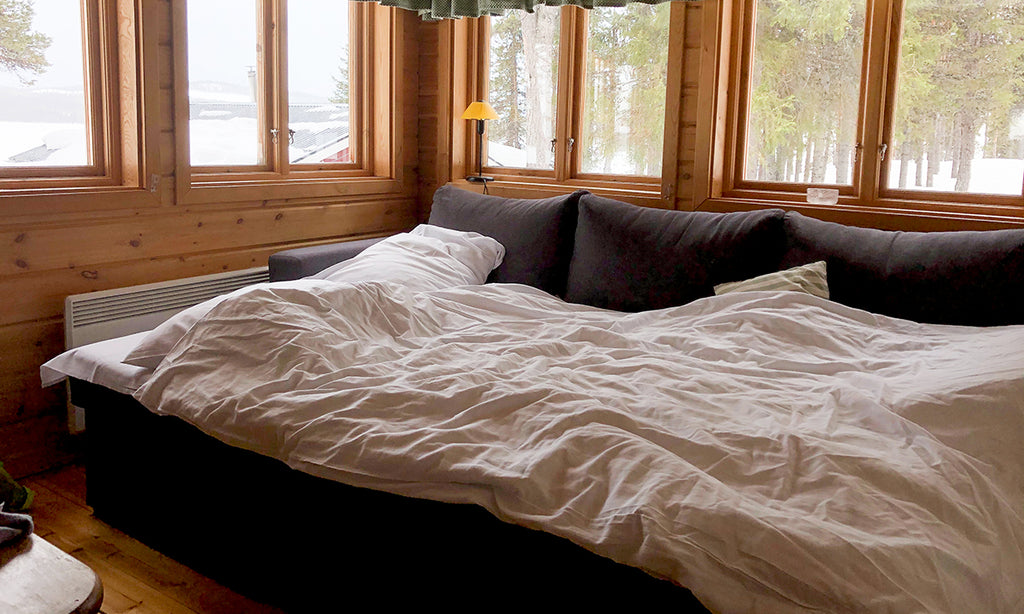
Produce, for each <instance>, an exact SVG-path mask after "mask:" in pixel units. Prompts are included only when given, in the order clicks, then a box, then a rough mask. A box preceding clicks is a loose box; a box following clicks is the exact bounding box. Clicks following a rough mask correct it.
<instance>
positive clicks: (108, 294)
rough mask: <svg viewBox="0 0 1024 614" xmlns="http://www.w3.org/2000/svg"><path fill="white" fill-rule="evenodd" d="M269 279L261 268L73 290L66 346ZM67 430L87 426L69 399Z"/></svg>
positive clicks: (146, 324)
mask: <svg viewBox="0 0 1024 614" xmlns="http://www.w3.org/2000/svg"><path fill="white" fill-rule="evenodd" d="M268 278H269V273H268V271H267V267H265V266H264V267H256V268H252V269H244V270H241V271H229V272H227V273H214V274H212V275H201V276H199V277H187V278H184V279H172V280H170V281H163V282H159V283H155V284H143V285H140V286H129V287H126V288H114V289H113V290H101V291H99V292H88V293H86V294H74V295H72V296H69V297H67V298H66V299H64V345H65V347H67V349H71V348H76V347H79V346H82V345H86V344H89V343H95V342H97V341H103V340H105V339H113V338H114V337H123V336H124V335H130V334H132V333H138V332H142V331H144V330H150V329H152V328H154V327H156V326H157V325H158V324H160V323H161V322H163V321H164V320H166V319H168V318H170V317H171V316H172V315H174V314H176V313H178V312H179V311H182V310H184V309H187V308H189V307H191V306H192V305H196V304H198V303H201V302H203V301H205V300H207V299H210V298H213V297H215V296H218V295H221V294H226V293H228V292H231V291H233V290H237V289H239V288H242V287H244V286H248V285H252V284H255V283H260V282H265V281H267V280H268ZM68 428H69V429H70V430H71V432H72V433H79V432H81V431H82V430H84V429H85V415H84V412H83V411H82V409H81V408H79V407H75V406H74V405H71V403H70V401H69V402H68Z"/></svg>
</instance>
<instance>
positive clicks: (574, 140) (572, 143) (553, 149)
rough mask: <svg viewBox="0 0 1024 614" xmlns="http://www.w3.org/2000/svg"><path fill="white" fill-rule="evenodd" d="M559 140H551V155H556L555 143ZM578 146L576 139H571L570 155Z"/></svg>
mask: <svg viewBox="0 0 1024 614" xmlns="http://www.w3.org/2000/svg"><path fill="white" fill-rule="evenodd" d="M557 142H558V139H551V153H555V143H557ZM575 145H576V139H574V138H572V137H569V153H572V149H573V147H574V146H575Z"/></svg>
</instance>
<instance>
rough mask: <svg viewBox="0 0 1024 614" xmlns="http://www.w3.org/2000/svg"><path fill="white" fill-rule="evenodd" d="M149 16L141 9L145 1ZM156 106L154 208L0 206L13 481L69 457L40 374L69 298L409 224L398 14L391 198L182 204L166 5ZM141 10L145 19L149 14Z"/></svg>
mask: <svg viewBox="0 0 1024 614" xmlns="http://www.w3.org/2000/svg"><path fill="white" fill-rule="evenodd" d="M146 3H147V5H148V4H149V0H147V2H146ZM154 4H155V5H156V8H154V9H152V12H150V13H147V15H155V16H156V20H155V21H157V23H147V24H145V33H146V35H147V36H150V35H152V36H155V37H156V38H157V39H158V40H157V42H158V44H157V45H156V49H157V50H158V56H159V57H158V62H157V64H158V66H159V75H158V77H157V78H155V79H152V77H151V79H152V80H153V81H154V82H155V83H158V86H159V95H158V96H156V97H155V99H156V103H157V104H155V105H154V107H155V108H148V109H147V111H146V115H147V121H148V122H155V123H156V124H158V125H159V130H158V131H154V132H153V133H154V134H155V135H158V138H156V139H154V140H155V141H156V142H154V143H150V144H149V146H151V147H156V148H159V155H158V156H157V158H158V165H157V166H158V168H157V169H156V172H157V173H158V174H159V175H160V176H161V179H160V181H159V183H158V186H157V194H158V198H153V197H152V196H150V195H148V194H139V196H138V198H137V201H138V202H134V201H133V200H132V198H131V197H128V198H127V201H126V200H125V198H124V197H120V198H119V199H117V205H116V206H113V205H112V204H111V200H112V199H110V198H107V197H106V196H104V195H102V194H93V195H85V196H83V195H78V196H53V197H50V198H44V199H38V198H17V197H13V198H12V197H10V196H9V195H0V207H3V211H4V217H3V219H2V221H0V253H2V258H0V296H2V299H0V304H2V305H3V306H2V309H0V461H2V462H3V463H4V464H5V466H6V468H7V469H8V470H10V471H11V472H12V473H13V474H15V475H16V476H22V475H27V474H30V473H33V472H36V471H39V470H42V469H45V468H48V467H51V466H53V465H55V464H58V463H60V462H62V461H64V460H66V459H67V458H68V457H69V454H70V453H71V452H72V451H71V449H70V446H69V438H68V436H67V435H66V432H67V427H66V401H65V398H64V389H63V387H61V386H53V387H50V388H46V389H43V388H41V386H40V380H39V366H40V365H41V364H42V363H43V362H45V361H46V360H48V359H49V358H51V357H53V356H55V355H57V354H58V353H60V352H61V351H63V349H64V334H63V326H64V324H63V304H64V297H65V296H67V295H69V294H77V293H81V292H91V291H94V290H104V289H109V288H116V287H122V286H128V285H134V284H141V283H150V282H156V281H162V280H167V279H174V278H180V277H189V276H193V275H202V274H206V273H213V272H219V271H227V270H234V269H243V268H248V267H253V266H261V265H265V264H266V262H267V257H268V256H269V255H270V254H272V253H274V252H277V251H280V250H282V249H287V248H290V247H299V246H305V245H316V244H322V243H328V242H332V241H335V240H338V239H340V238H343V237H359V236H372V235H381V234H387V233H391V232H395V231H398V230H403V229H407V228H410V227H411V226H412V225H414V224H415V222H416V221H417V198H416V196H417V186H416V181H415V177H416V159H417V158H416V153H417V145H418V141H417V134H416V131H417V125H416V120H415V118H416V117H417V108H418V106H419V102H420V101H419V100H418V98H417V95H416V94H417V90H418V83H417V74H418V70H417V69H418V62H419V60H418V59H417V58H418V51H419V44H418V36H419V19H418V18H417V17H416V16H415V14H413V13H410V12H408V11H399V13H401V14H402V15H401V17H400V19H402V20H404V22H403V26H404V30H405V32H406V37H405V39H404V40H403V41H402V42H403V44H402V45H399V49H402V50H403V55H404V56H405V57H403V58H401V59H400V65H399V67H398V69H399V71H398V73H397V74H399V75H401V78H400V79H398V80H397V82H398V83H399V84H400V88H401V90H400V91H399V92H398V101H399V113H400V116H401V117H403V118H407V119H406V120H405V121H404V123H401V122H400V123H399V124H398V125H399V127H400V128H399V130H398V132H399V133H398V134H397V135H396V137H397V138H396V140H395V142H396V144H398V150H399V151H400V152H404V153H400V154H399V166H400V167H401V168H402V170H400V171H399V175H400V176H401V177H404V182H403V185H402V187H401V188H400V191H399V192H396V193H393V194H374V195H353V196H346V197H330V198H295V199H288V200H260V201H255V202H239V203H230V204H209V205H189V206H185V205H182V204H179V203H178V202H177V201H176V198H175V190H174V184H175V181H174V160H175V151H174V143H175V138H174V131H175V125H174V120H173V112H172V108H171V106H172V100H173V94H174V92H173V78H172V74H173V55H174V54H173V53H172V51H173V49H172V45H173V44H174V39H173V37H172V32H171V27H170V23H171V14H170V10H171V5H170V0H154ZM147 10H150V9H147Z"/></svg>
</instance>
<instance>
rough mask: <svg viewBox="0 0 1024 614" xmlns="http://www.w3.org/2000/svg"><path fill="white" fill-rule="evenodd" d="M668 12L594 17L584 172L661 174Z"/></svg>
mask: <svg viewBox="0 0 1024 614" xmlns="http://www.w3.org/2000/svg"><path fill="white" fill-rule="evenodd" d="M669 9H670V6H669V4H668V3H663V4H658V5H655V6H649V5H646V4H630V5H628V6H626V7H623V8H597V9H593V10H591V11H589V15H590V20H589V24H588V27H587V67H586V76H585V78H584V83H583V88H584V94H583V95H584V101H583V124H582V130H581V131H580V141H581V143H580V146H581V150H580V171H581V172H584V173H610V174H616V175H647V176H659V175H661V153H662V145H663V142H664V134H665V84H666V72H667V67H668V22H669Z"/></svg>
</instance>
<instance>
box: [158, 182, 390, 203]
mask: <svg viewBox="0 0 1024 614" xmlns="http://www.w3.org/2000/svg"><path fill="white" fill-rule="evenodd" d="M221 177H223V176H221ZM402 191H403V189H402V183H401V182H400V181H399V180H397V179H395V178H392V177H377V176H373V175H358V176H347V177H346V176H334V177H315V178H314V177H305V178H302V177H297V178H290V179H273V180H262V179H259V180H241V179H239V180H217V181H193V182H191V183H188V184H187V185H181V184H179V186H178V194H177V200H178V202H179V203H184V204H207V203H223V202H241V201H253V200H270V199H284V198H327V197H332V196H335V197H346V196H357V195H381V194H398V193H402Z"/></svg>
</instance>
